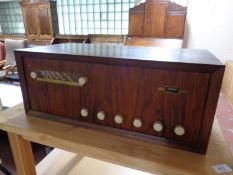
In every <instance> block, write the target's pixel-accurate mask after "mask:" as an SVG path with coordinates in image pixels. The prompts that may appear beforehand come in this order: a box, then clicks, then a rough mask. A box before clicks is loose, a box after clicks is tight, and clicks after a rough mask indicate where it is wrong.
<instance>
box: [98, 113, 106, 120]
mask: <svg viewBox="0 0 233 175" xmlns="http://www.w3.org/2000/svg"><path fill="white" fill-rule="evenodd" d="M97 118H98V119H99V120H104V119H105V118H106V114H105V112H104V111H99V112H98V113H97Z"/></svg>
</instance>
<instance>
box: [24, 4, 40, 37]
mask: <svg viewBox="0 0 233 175" xmlns="http://www.w3.org/2000/svg"><path fill="white" fill-rule="evenodd" d="M22 12H23V19H24V27H25V30H26V35H27V36H28V37H33V38H34V37H37V36H38V31H37V24H36V14H35V9H34V8H32V7H22Z"/></svg>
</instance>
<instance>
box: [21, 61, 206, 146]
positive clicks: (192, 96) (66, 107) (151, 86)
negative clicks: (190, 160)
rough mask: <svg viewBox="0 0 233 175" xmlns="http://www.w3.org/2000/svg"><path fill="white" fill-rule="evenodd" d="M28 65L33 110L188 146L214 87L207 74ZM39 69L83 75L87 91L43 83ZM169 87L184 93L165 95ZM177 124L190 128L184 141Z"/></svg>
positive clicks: (61, 64) (67, 64) (195, 137)
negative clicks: (36, 76)
mask: <svg viewBox="0 0 233 175" xmlns="http://www.w3.org/2000/svg"><path fill="white" fill-rule="evenodd" d="M25 65H26V67H25V70H26V79H27V84H28V92H29V101H30V105H31V109H32V110H33V111H41V112H44V113H50V114H53V115H59V116H63V117H65V118H73V119H75V120H81V121H86V122H92V123H96V124H100V125H105V126H111V127H114V128H120V129H124V130H131V131H135V132H138V133H144V134H149V135H155V136H160V137H164V138H169V139H171V140H176V141H183V142H185V143H187V144H195V143H197V141H198V137H199V132H200V129H201V123H202V115H203V112H204V107H205V100H206V94H207V89H208V82H209V74H207V73H194V72H182V71H169V70H156V69H146V68H136V67H124V66H114V65H103V64H91V63H79V62H69V61H64V62H59V61H54V60H40V61H39V60H37V59H34V60H33V59H27V58H25ZM37 70H48V71H53V72H54V74H56V72H60V73H62V72H66V73H71V74H77V75H82V76H85V77H86V78H87V80H88V81H87V83H86V84H85V85H84V86H83V87H77V86H71V85H65V84H56V83H54V82H49V81H47V82H41V81H40V80H35V79H32V78H31V72H35V71H37ZM51 76H53V75H52V73H51ZM55 77H56V76H55ZM58 77H59V76H58ZM167 86H170V87H173V88H179V89H181V90H182V92H180V93H172V92H167V91H164V90H163V88H164V87H167ZM200 87H201V88H200ZM37 90H38V91H37ZM33 92H38V93H33ZM45 99H46V101H45ZM81 109H87V111H88V115H87V116H86V117H82V116H81V114H80V112H81ZM100 111H103V112H104V113H105V117H106V118H105V119H104V120H99V119H98V118H97V113H98V112H100ZM117 114H120V115H122V117H123V122H122V124H117V123H116V122H115V116H116V115H117ZM136 118H138V119H140V120H141V122H142V126H141V127H140V128H137V127H135V126H134V125H133V121H134V119H136ZM156 121H159V122H161V123H162V124H163V126H164V129H163V130H162V131H161V132H156V131H154V130H153V124H154V123H155V122H156ZM176 125H181V126H183V127H184V128H185V134H184V135H183V136H177V135H176V134H175V133H174V128H175V126H176Z"/></svg>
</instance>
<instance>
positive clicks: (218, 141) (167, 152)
mask: <svg viewBox="0 0 233 175" xmlns="http://www.w3.org/2000/svg"><path fill="white" fill-rule="evenodd" d="M0 129H2V130H5V131H7V132H8V135H9V138H10V143H11V147H12V152H13V155H14V159H15V163H16V168H17V172H18V174H19V175H33V174H36V170H35V164H34V159H33V155H32V150H31V145H30V142H31V141H33V142H37V143H40V144H44V145H48V146H51V147H56V148H60V149H63V150H67V151H71V152H74V153H77V154H78V155H80V156H81V158H80V159H83V157H82V156H87V157H86V159H88V157H91V158H95V159H98V160H103V161H106V162H105V163H107V162H110V163H114V164H118V165H122V166H125V167H129V168H133V169H137V170H141V171H145V172H148V173H152V174H157V175H160V174H169V175H173V174H174V175H187V174H192V175H195V174H201V175H210V174H211V175H213V174H215V172H214V170H213V169H212V166H213V165H216V164H227V165H228V166H230V167H231V168H232V167H233V158H232V156H231V153H230V151H229V150H228V147H227V145H226V143H225V140H224V137H223V135H222V133H221V130H220V128H219V125H218V122H217V121H215V122H214V126H213V130H212V135H211V138H210V144H209V148H208V152H207V154H206V155H205V156H204V155H199V154H196V153H191V152H187V151H182V150H178V149H173V148H169V147H166V146H161V145H156V144H151V143H149V142H143V141H139V140H132V139H129V138H124V137H120V136H116V135H110V134H108V133H103V132H99V131H96V130H91V129H86V128H81V127H77V126H72V125H67V124H63V123H57V122H53V121H47V120H42V119H38V118H33V117H26V115H25V113H24V109H23V105H22V104H20V105H18V106H16V107H13V108H11V109H9V110H6V111H4V112H2V113H0ZM58 152H59V151H58ZM59 157H60V159H61V161H64V160H63V159H64V156H59ZM91 158H89V159H90V160H89V163H87V164H91V162H92V161H93V160H95V159H91ZM80 159H77V164H79V163H80ZM51 160H52V159H50V162H51ZM54 160H56V161H58V160H57V159H54ZM86 161H87V160H86ZM95 161H97V160H95ZM54 163H55V162H54ZM73 163H74V162H73ZM103 163H104V162H102V164H103ZM100 164H101V162H100ZM44 165H46V164H44ZM55 165H59V164H57V163H56V164H53V167H55V169H56V167H57V168H58V169H59V166H55ZM111 165H113V164H111ZM47 166H48V165H47ZM40 167H44V168H45V166H42V165H40ZM84 167H86V171H85V170H83V171H79V172H82V173H80V174H85V175H86V174H88V173H85V172H88V171H90V169H88V167H89V166H84ZM115 168H117V165H116V166H115ZM94 171H95V173H96V170H94ZM114 171H115V170H114ZM114 171H112V172H114ZM37 172H39V170H37ZM40 172H41V171H40ZM67 172H68V170H67V171H66V174H69V173H67ZM116 172H117V170H116ZM95 173H93V174H95ZM38 174H40V173H38ZM71 174H72V173H71ZM76 174H77V173H76ZM97 174H101V173H97ZM118 174H125V173H123V172H121V173H118ZM228 174H229V173H228Z"/></svg>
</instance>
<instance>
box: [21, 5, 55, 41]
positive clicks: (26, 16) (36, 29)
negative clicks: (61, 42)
mask: <svg viewBox="0 0 233 175" xmlns="http://www.w3.org/2000/svg"><path fill="white" fill-rule="evenodd" d="M20 5H21V9H22V14H23V20H24V27H25V31H26V36H27V37H28V39H51V38H52V37H53V36H54V34H56V33H58V19H57V11H56V2H55V1H49V0H32V1H31V0H23V1H21V2H20Z"/></svg>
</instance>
